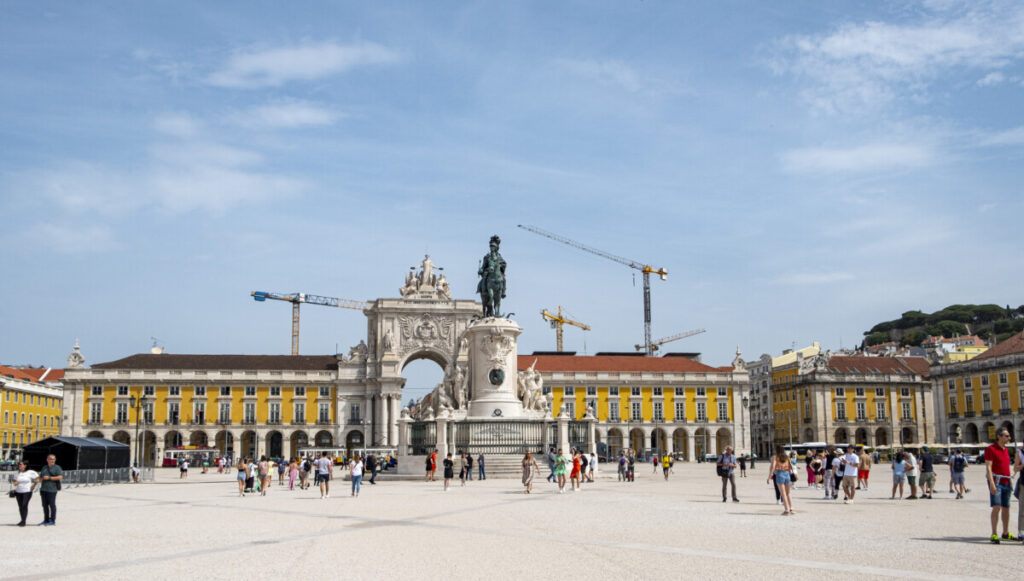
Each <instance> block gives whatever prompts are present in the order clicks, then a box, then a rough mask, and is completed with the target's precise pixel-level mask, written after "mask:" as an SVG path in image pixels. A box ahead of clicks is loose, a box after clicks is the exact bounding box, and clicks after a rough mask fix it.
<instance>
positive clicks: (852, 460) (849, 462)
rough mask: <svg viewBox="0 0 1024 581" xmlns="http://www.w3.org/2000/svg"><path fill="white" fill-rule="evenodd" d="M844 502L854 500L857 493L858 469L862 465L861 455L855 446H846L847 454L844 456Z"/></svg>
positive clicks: (847, 502) (848, 502)
mask: <svg viewBox="0 0 1024 581" xmlns="http://www.w3.org/2000/svg"><path fill="white" fill-rule="evenodd" d="M843 465H844V466H845V468H844V472H843V495H844V498H843V503H845V504H850V503H852V502H853V495H854V494H856V493H857V470H858V468H859V467H860V456H858V455H857V450H856V449H855V448H854V447H853V446H848V447H847V448H846V456H843Z"/></svg>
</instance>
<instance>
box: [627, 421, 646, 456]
mask: <svg viewBox="0 0 1024 581" xmlns="http://www.w3.org/2000/svg"><path fill="white" fill-rule="evenodd" d="M629 447H630V448H632V449H633V453H634V454H636V455H637V456H642V455H643V454H645V453H646V450H645V449H644V431H643V430H641V429H640V428H633V429H632V430H630V431H629Z"/></svg>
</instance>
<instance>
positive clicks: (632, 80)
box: [555, 59, 684, 95]
mask: <svg viewBox="0 0 1024 581" xmlns="http://www.w3.org/2000/svg"><path fill="white" fill-rule="evenodd" d="M555 66H557V67H558V68H560V69H562V70H564V71H566V72H568V73H570V74H572V75H575V76H577V77H581V78H584V79H588V80H591V81H595V82H597V83H600V84H603V85H610V86H613V87H617V88H619V89H622V90H625V91H628V92H630V93H646V94H652V95H659V94H669V93H681V92H683V91H684V89H683V87H682V85H681V84H680V83H678V82H676V81H673V80H670V79H666V78H664V77H659V76H657V75H653V74H649V73H646V72H642V71H640V70H638V69H637V68H636V67H633V66H630V65H629V64H627V63H625V62H622V61H620V60H603V61H599V60H573V59H559V60H557V61H555Z"/></svg>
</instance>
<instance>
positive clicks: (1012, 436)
mask: <svg viewBox="0 0 1024 581" xmlns="http://www.w3.org/2000/svg"><path fill="white" fill-rule="evenodd" d="M999 427H1000V428H1005V429H1006V431H1007V432H1010V441H1011V442H1016V441H1017V434H1015V433H1014V430H1013V422H1003V423H1002V424H1001V425H1000V426H999Z"/></svg>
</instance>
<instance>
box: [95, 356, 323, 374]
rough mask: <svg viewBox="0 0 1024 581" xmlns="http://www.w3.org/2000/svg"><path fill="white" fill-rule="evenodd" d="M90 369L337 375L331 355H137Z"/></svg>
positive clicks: (99, 364) (100, 364) (98, 364)
mask: <svg viewBox="0 0 1024 581" xmlns="http://www.w3.org/2000/svg"><path fill="white" fill-rule="evenodd" d="M92 368H93V369H216V370H221V369H224V370H227V369H238V370H256V371H261V370H284V371H337V369H338V359H337V357H335V356H334V355H171V354H168V353H161V354H152V353H139V354H138V355H131V356H128V357H125V358H124V359H118V360H117V361H110V362H107V363H97V364H96V365H93V366H92Z"/></svg>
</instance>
